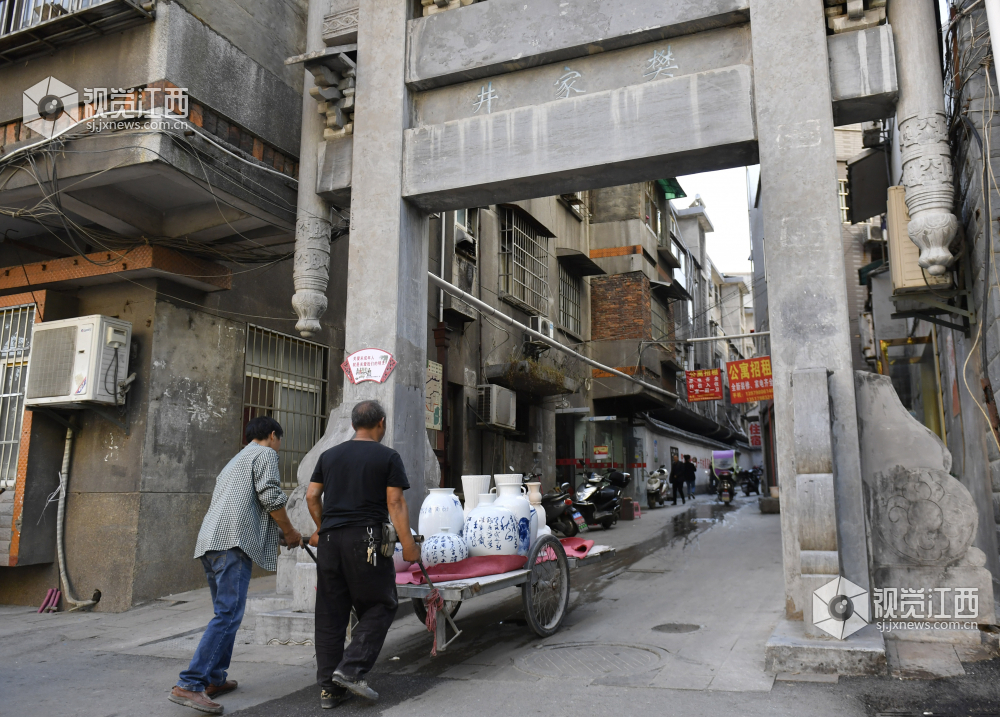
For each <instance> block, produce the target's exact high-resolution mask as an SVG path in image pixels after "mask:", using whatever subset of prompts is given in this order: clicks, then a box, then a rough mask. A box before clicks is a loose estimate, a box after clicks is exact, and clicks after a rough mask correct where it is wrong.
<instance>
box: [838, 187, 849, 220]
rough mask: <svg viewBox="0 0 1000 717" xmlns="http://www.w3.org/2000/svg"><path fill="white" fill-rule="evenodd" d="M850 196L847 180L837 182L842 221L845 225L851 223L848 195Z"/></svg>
mask: <svg viewBox="0 0 1000 717" xmlns="http://www.w3.org/2000/svg"><path fill="white" fill-rule="evenodd" d="M848 194H850V190H849V189H848V188H847V180H846V179H838V180H837V197H838V199H840V221H841V222H843V223H844V224H847V223H848V222H850V221H851V220H850V217H849V216H848V208H847V195H848Z"/></svg>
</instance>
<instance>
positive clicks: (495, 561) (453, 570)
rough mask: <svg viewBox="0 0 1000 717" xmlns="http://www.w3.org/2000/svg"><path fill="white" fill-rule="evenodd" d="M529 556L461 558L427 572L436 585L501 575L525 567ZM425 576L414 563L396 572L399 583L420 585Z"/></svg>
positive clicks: (435, 566) (432, 567)
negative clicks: (407, 568)
mask: <svg viewBox="0 0 1000 717" xmlns="http://www.w3.org/2000/svg"><path fill="white" fill-rule="evenodd" d="M527 560H528V558H527V557H525V556H524V555H486V556H478V557H473V558H466V559H465V560H459V561H458V562H457V563H439V564H438V565H432V566H431V567H429V568H427V574H428V575H430V576H431V580H432V581H433V582H434V584H435V585H436V584H437V583H439V582H442V583H443V582H447V581H449V580H468V579H469V578H481V577H483V576H485V575H500V574H501V573H509V572H511V571H512V570H519V569H520V568H523V567H524V564H525V563H526V562H527ZM423 582H424V576H423V575H422V574H421V572H420V566H419V565H417V564H414V565H413V567H412V568H410V569H409V570H408V571H404V572H402V573H396V584H397V585H420V584H422V583H423Z"/></svg>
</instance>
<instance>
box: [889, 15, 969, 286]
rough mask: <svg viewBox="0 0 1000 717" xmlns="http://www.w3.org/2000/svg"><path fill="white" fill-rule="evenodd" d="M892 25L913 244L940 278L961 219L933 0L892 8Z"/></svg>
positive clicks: (929, 270)
mask: <svg viewBox="0 0 1000 717" xmlns="http://www.w3.org/2000/svg"><path fill="white" fill-rule="evenodd" d="M889 24H890V25H891V26H892V36H893V40H894V41H895V45H896V62H897V68H896V71H897V74H898V76H899V103H898V105H897V107H896V120H897V125H898V131H899V144H900V149H901V152H902V164H903V185H904V186H905V187H906V208H907V209H908V210H909V212H910V225H909V234H910V239H911V240H912V241H913V243H914V244H916V245H917V247H919V248H920V266H922V267H923V268H924V269H926V270H927V273H928V274H931V275H932V276H940V275H942V274H944V273H945V271H947V269H948V267H949V266H951V264H952V263H953V262H954V261H955V257H954V256H952V254H951V251H950V250H949V249H948V245H949V244H951V242H952V240H953V239H954V238H955V233H956V232H957V231H958V219H957V218H956V217H955V215H954V214H952V205H953V197H954V189H953V186H952V178H953V172H952V166H951V149H950V148H949V146H948V124H947V119H946V117H945V112H944V87H943V84H942V80H941V65H940V61H939V55H938V51H937V47H938V27H937V23H936V20H935V17H934V5H933V0H911V1H910V2H893V3H889Z"/></svg>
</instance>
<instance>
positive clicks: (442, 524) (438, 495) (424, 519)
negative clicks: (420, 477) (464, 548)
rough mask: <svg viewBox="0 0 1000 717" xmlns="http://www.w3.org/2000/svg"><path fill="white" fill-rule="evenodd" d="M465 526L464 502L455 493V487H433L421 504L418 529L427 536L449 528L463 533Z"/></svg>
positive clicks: (457, 532) (455, 533) (452, 531)
mask: <svg viewBox="0 0 1000 717" xmlns="http://www.w3.org/2000/svg"><path fill="white" fill-rule="evenodd" d="M464 527H465V515H464V514H463V512H462V502H461V501H460V500H459V499H458V496H457V495H455V489H454V488H431V492H430V493H429V494H428V495H427V497H426V498H424V502H423V503H422V504H421V506H420V517H419V518H418V519H417V531H418V532H419V533H420V534H421V535H423V536H424V537H425V538H427V537H430V536H432V535H434V534H435V533H439V532H441V528H448V531H449V532H450V533H452V534H453V535H461V534H462V529H463V528H464Z"/></svg>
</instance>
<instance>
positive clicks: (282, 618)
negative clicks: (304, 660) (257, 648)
mask: <svg viewBox="0 0 1000 717" xmlns="http://www.w3.org/2000/svg"><path fill="white" fill-rule="evenodd" d="M315 631H316V619H315V615H314V614H313V613H311V612H294V611H292V610H275V611H273V612H265V613H261V614H259V615H257V622H256V626H255V629H254V638H255V642H256V644H258V645H274V644H279V645H312V644H315V643H314V642H313V637H314V636H315Z"/></svg>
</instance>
